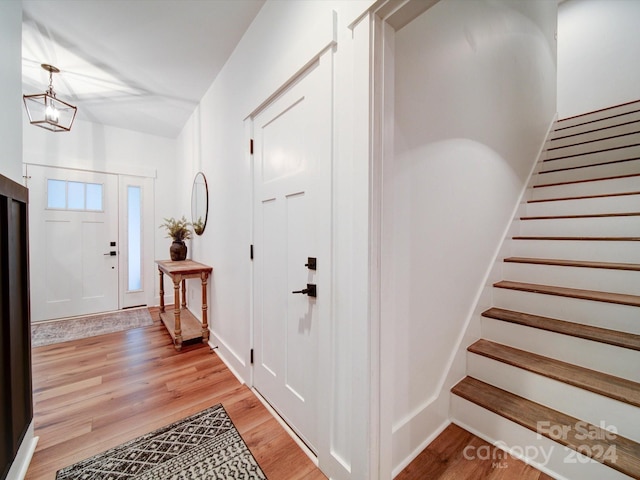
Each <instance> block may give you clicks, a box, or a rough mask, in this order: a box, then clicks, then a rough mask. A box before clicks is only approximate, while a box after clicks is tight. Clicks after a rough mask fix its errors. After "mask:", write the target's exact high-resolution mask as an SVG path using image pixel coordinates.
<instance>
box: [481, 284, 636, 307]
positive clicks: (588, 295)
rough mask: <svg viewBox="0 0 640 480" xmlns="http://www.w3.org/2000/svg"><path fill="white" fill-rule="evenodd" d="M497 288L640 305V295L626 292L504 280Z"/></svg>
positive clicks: (496, 285) (495, 285) (634, 305)
mask: <svg viewBox="0 0 640 480" xmlns="http://www.w3.org/2000/svg"><path fill="white" fill-rule="evenodd" d="M493 286H494V287H496V288H506V289H510V290H520V291H524V292H533V293H541V294H546V295H557V296H561V297H570V298H579V299H582V300H593V301H596V302H605V303H617V304H621V305H631V306H633V307H640V296H638V295H628V294H624V293H613V292H598V291H595V290H582V289H578V288H568V287H556V286H552V285H539V284H534V283H524V282H512V281H509V280H502V281H500V282H496V283H494V284H493Z"/></svg>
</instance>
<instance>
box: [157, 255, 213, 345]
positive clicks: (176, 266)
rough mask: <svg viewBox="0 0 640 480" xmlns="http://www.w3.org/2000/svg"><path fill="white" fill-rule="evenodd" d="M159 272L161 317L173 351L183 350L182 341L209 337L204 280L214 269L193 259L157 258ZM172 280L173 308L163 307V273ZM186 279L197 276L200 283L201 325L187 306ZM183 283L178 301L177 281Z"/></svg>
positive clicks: (204, 340)
mask: <svg viewBox="0 0 640 480" xmlns="http://www.w3.org/2000/svg"><path fill="white" fill-rule="evenodd" d="M156 263H157V264H158V273H159V275H160V319H161V320H162V323H164V325H165V327H167V330H168V331H169V334H170V335H171V338H172V339H173V345H174V347H175V349H176V350H178V351H180V350H182V344H183V343H184V342H187V341H193V340H196V339H200V338H202V342H204V343H206V342H207V341H208V340H209V323H208V321H207V309H208V307H207V282H208V279H209V274H210V273H211V271H212V270H213V268H211V267H210V266H208V265H203V264H202V263H198V262H194V261H193V260H181V261H177V262H174V261H171V260H156ZM165 274H166V275H168V276H169V277H170V278H171V280H172V281H173V295H174V301H173V309H172V310H170V309H167V311H165V307H164V275H165ZM187 278H199V279H200V284H201V286H202V324H200V322H199V321H198V319H197V318H195V317H194V316H193V314H192V313H191V312H190V311H189V310H188V309H187V283H186V279H187ZM181 282H182V303H181V302H180V283H181Z"/></svg>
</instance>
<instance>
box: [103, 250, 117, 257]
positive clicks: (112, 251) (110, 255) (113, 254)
mask: <svg viewBox="0 0 640 480" xmlns="http://www.w3.org/2000/svg"><path fill="white" fill-rule="evenodd" d="M103 255H104V256H105V257H115V256H116V255H117V253H116V251H115V250H111V251H110V252H109V253H105V254H103Z"/></svg>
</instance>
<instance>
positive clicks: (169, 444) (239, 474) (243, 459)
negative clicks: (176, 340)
mask: <svg viewBox="0 0 640 480" xmlns="http://www.w3.org/2000/svg"><path fill="white" fill-rule="evenodd" d="M229 478H238V479H239V478H242V479H247V480H249V479H266V478H267V477H266V476H265V475H264V473H263V472H262V470H261V469H260V467H259V466H258V463H257V462H256V460H255V458H253V455H251V452H250V451H249V449H248V448H247V445H246V444H245V443H244V441H243V440H242V437H240V434H239V433H238V431H237V430H236V427H235V426H234V425H233V422H232V421H231V419H230V418H229V416H228V415H227V412H226V411H225V410H224V408H223V407H222V405H216V406H214V407H211V408H208V409H207V410H204V411H202V412H200V413H197V414H195V415H193V416H191V417H188V418H185V419H183V420H180V421H178V422H176V423H173V424H171V425H168V426H166V427H163V428H160V429H158V430H156V431H155V432H151V433H149V434H147V435H143V436H142V437H138V438H136V439H135V440H132V441H130V442H127V443H123V444H122V445H119V446H117V447H115V448H112V449H111V450H107V451H106V452H103V453H100V454H98V455H95V456H94V457H91V458H88V459H87V460H83V461H82V462H79V463H76V464H75V465H71V466H70V467H66V468H63V469H62V470H59V471H58V473H57V474H56V480H70V479H73V480H134V479H135V480H205V479H206V480H214V479H221V480H222V479H229Z"/></svg>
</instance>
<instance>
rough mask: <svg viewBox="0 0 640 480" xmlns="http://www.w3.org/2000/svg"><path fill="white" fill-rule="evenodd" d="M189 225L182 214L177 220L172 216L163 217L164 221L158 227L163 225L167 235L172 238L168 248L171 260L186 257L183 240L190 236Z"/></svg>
mask: <svg viewBox="0 0 640 480" xmlns="http://www.w3.org/2000/svg"><path fill="white" fill-rule="evenodd" d="M189 225H190V224H189V222H187V219H186V218H185V217H184V215H183V216H182V218H180V219H178V220H176V219H175V218H173V217H171V218H165V219H164V223H163V224H161V225H160V228H162V227H164V228H166V229H167V237H170V238H172V239H173V243H172V244H171V247H170V248H169V254H170V255H171V260H173V261H179V260H184V259H185V258H187V246H186V245H185V244H184V241H185V240H187V239H189V238H191V230H189Z"/></svg>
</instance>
